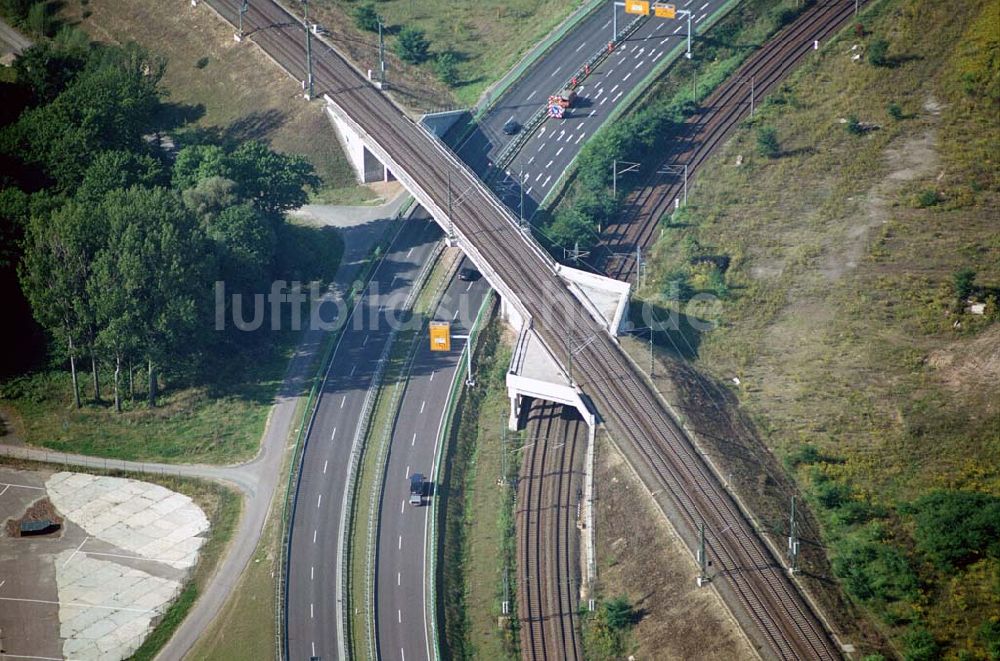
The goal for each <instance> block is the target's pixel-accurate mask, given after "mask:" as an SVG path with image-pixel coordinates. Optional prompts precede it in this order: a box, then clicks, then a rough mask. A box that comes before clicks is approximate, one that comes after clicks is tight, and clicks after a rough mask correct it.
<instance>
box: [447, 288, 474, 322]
mask: <svg viewBox="0 0 1000 661" xmlns="http://www.w3.org/2000/svg"><path fill="white" fill-rule="evenodd" d="M471 286H472V283H471V282H470V283H469V287H471ZM465 291H469V290H468V289H466V290H465ZM456 319H458V310H455V314H453V315H452V316H451V320H452V321H455V320H456Z"/></svg>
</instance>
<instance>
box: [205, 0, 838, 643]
mask: <svg viewBox="0 0 1000 661" xmlns="http://www.w3.org/2000/svg"><path fill="white" fill-rule="evenodd" d="M212 4H213V6H215V7H216V8H218V9H219V10H220V12H221V13H222V14H223V15H224V16H230V17H233V19H234V20H235V16H236V13H235V12H236V2H234V1H233V0H214V1H213V2H212ZM291 21H292V17H291V16H290V15H289V14H288V12H287V11H286V10H285V9H284V8H282V7H281V6H280V5H278V4H276V3H273V2H254V3H251V6H250V11H249V12H248V14H247V16H246V17H245V19H244V25H249V26H250V27H251V28H252V30H253V33H252V35H251V38H252V39H253V40H254V41H255V42H256V43H257V44H258V45H259V46H260V47H261V48H262V49H263V50H264V51H265V52H267V53H268V54H270V55H271V57H273V58H274V59H275V61H276V62H278V64H279V65H281V66H282V67H284V68H285V69H286V70H287V71H288V72H289V73H290V74H291V75H292V76H293V77H296V78H298V79H299V80H301V79H302V78H303V69H304V66H303V64H304V61H305V56H304V52H305V43H304V39H303V37H302V34H303V30H302V28H301V27H298V28H297V29H296V28H289V27H287V26H288V24H289V22H291ZM314 52H318V53H319V54H318V56H317V57H316V58H314V71H315V76H316V91H317V93H328V94H329V95H330V96H331V98H333V99H334V101H335V103H337V105H338V106H340V107H341V108H343V109H344V110H345V111H346V112H348V113H349V114H350V117H351V119H352V120H353V121H354V122H356V123H357V124H358V126H359V127H360V129H361V130H363V131H364V132H366V133H367V134H368V135H369V136H371V138H372V140H373V141H375V142H376V143H377V145H378V147H379V148H380V149H381V150H382V151H384V152H385V154H386V155H387V157H388V158H389V159H390V160H391V161H392V162H393V163H395V164H399V166H394V169H395V170H396V171H397V174H398V175H400V176H402V175H403V174H404V173H405V176H406V177H407V179H408V180H409V182H410V184H409V185H411V186H415V187H417V188H418V189H419V190H420V191H422V192H423V193H424V194H425V195H426V197H428V198H430V202H431V203H433V204H432V206H436V207H437V209H439V210H440V209H450V212H451V213H450V219H448V220H450V222H451V223H453V225H454V229H455V230H456V232H457V234H458V239H459V244H460V246H461V247H463V249H465V250H466V251H473V252H475V253H478V254H479V255H483V256H488V258H489V262H490V266H491V268H492V269H494V270H495V271H496V272H497V274H498V276H499V277H500V279H501V280H502V282H501V283H493V284H495V285H497V286H498V288H499V289H500V290H501V292H503V290H504V289H507V290H509V291H510V292H512V293H513V294H514V295H515V296H516V298H517V301H519V304H520V305H521V306H522V307H523V311H524V312H525V313H526V315H527V318H528V323H530V324H531V325H532V326H533V328H534V329H535V330H536V332H537V333H538V335H539V337H540V338H541V339H542V341H543V342H544V343H545V344H546V345H547V346H548V348H549V350H550V351H551V352H552V353H553V355H555V356H556V357H557V358H558V359H559V360H560V361H561V362H562V363H563V364H564V365H565V364H568V363H569V360H570V359H571V357H572V361H573V364H574V365H575V366H576V368H577V374H578V377H577V384H578V386H579V387H580V389H581V390H582V391H583V392H584V393H585V394H586V395H588V396H589V397H590V398H591V399H592V400H593V402H594V404H595V406H596V408H597V409H598V411H599V412H600V414H601V416H602V421H603V422H604V423H605V424H607V425H608V427H609V428H610V431H611V433H612V435H613V437H614V438H615V439H616V442H617V443H619V445H621V446H622V447H623V449H624V450H625V452H626V456H629V457H630V458H631V459H632V460H633V461H635V462H637V463H639V467H638V468H639V470H640V474H641V475H643V477H644V479H645V480H647V487H649V488H650V490H651V491H653V490H659V489H662V490H663V491H664V493H665V494H666V495H667V496H668V497H669V499H670V503H669V506H667V507H665V508H664V511H665V513H666V514H667V516H668V517H669V518H670V519H671V521H672V522H673V523H674V525H675V527H676V529H677V530H678V533H679V534H680V535H681V537H682V538H683V539H684V540H685V542H686V543H687V544H688V547H689V548H690V549H692V550H693V549H694V548H695V546H696V545H697V532H696V531H697V529H698V526H699V525H701V524H704V526H705V529H706V531H707V535H708V539H707V545H706V547H707V552H708V554H709V557H710V558H711V559H712V560H713V568H714V569H715V572H716V574H715V580H716V581H717V582H719V583H722V584H724V585H725V587H726V589H728V590H729V591H730V593H731V594H732V596H733V599H732V600H730V602H729V603H730V604H731V605H732V607H733V608H735V609H736V610H737V611H739V612H740V613H742V614H743V615H744V616H745V619H746V621H748V622H750V623H752V624H753V625H754V626H753V627H751V628H750V629H749V630H748V633H749V634H750V635H751V636H752V637H753V638H755V639H756V640H757V641H759V643H760V644H761V645H762V646H765V647H766V648H767V651H768V654H767V655H768V656H773V657H777V658H783V659H835V658H839V656H840V654H839V652H838V650H837V647H836V646H835V645H834V643H833V641H832V640H831V638H830V637H829V635H828V633H827V632H826V631H825V630H824V628H823V626H822V624H821V623H820V621H819V620H818V618H817V617H816V616H815V614H814V613H813V612H812V611H811V610H810V609H809V607H808V606H807V605H806V603H805V601H804V599H803V598H802V596H801V595H800V594H799V592H798V591H797V589H796V587H795V586H794V585H793V583H792V582H791V581H790V580H789V579H788V577H787V576H786V575H785V573H784V571H783V569H782V567H781V565H780V563H779V562H778V561H777V559H776V557H775V556H774V555H772V553H771V551H770V550H769V547H768V546H767V545H766V544H765V543H764V541H763V540H762V538H761V537H760V536H758V534H757V532H756V531H755V530H754V529H753V527H752V526H751V525H750V523H749V522H748V519H747V517H746V516H744V514H743V513H742V512H741V511H740V510H739V508H738V507H737V505H736V503H735V501H734V500H733V499H732V497H731V496H730V495H729V494H728V492H726V491H725V489H723V487H722V484H721V481H720V480H719V479H718V476H716V475H715V474H714V473H713V472H712V470H711V468H710V467H709V466H708V464H706V463H705V461H704V460H703V459H702V457H701V455H700V454H699V453H698V451H697V450H696V448H695V447H694V446H693V445H692V443H691V442H690V440H689V439H688V438H687V437H686V436H685V435H684V433H683V431H682V430H681V428H680V427H679V425H678V424H677V423H676V421H674V420H673V419H672V418H671V417H670V415H669V414H668V413H667V411H666V409H665V408H664V406H663V404H662V403H661V402H660V400H659V399H658V396H657V395H656V393H655V392H654V391H653V390H652V388H651V387H650V386H649V384H648V383H647V382H646V380H645V378H644V377H643V376H642V375H641V374H640V372H639V370H638V368H637V367H636V366H635V365H634V364H633V363H632V362H631V361H630V360H629V359H628V357H627V356H626V355H625V354H624V352H623V351H622V350H621V348H620V347H619V345H618V342H617V340H616V339H614V338H613V337H611V336H610V335H609V334H608V333H607V332H606V330H605V329H604V328H603V327H601V326H599V325H598V323H597V322H596V321H595V320H594V319H593V318H592V317H591V316H590V315H589V314H588V313H587V312H586V311H585V310H584V309H583V308H582V306H581V305H580V304H579V303H578V302H577V301H576V299H575V298H574V297H573V296H572V294H571V293H570V291H569V290H568V289H567V288H566V286H565V285H564V284H563V283H562V281H561V280H559V278H558V276H557V275H556V273H555V272H554V268H553V263H552V262H551V261H550V260H548V258H547V257H546V256H544V255H542V254H541V252H540V251H539V250H538V248H537V246H535V245H534V244H532V243H530V239H528V238H527V237H525V236H524V234H522V233H521V231H520V230H519V229H518V227H517V219H516V217H515V216H514V215H513V214H512V213H511V212H510V210H509V209H507V208H505V207H504V206H503V205H502V203H501V202H500V201H499V200H498V199H497V198H496V197H495V196H494V195H493V194H492V193H491V192H490V191H489V190H488V189H487V188H486V186H485V185H484V184H483V182H482V181H481V180H480V179H479V178H478V177H477V176H476V175H475V174H474V173H473V172H471V171H470V170H469V169H468V168H467V167H466V166H464V165H463V164H461V163H460V162H459V161H458V159H457V158H455V156H454V155H453V154H451V153H450V152H448V151H447V150H446V148H445V147H443V146H442V145H441V144H440V143H439V142H438V141H436V140H434V139H433V138H432V137H431V136H429V135H428V134H427V133H426V132H425V131H423V130H422V129H421V128H420V127H418V126H417V125H416V124H415V123H414V122H413V121H411V120H410V119H408V118H407V117H406V116H405V115H404V114H403V112H402V111H401V110H400V109H399V108H397V107H396V106H395V105H394V104H393V103H392V102H391V100H389V99H388V98H387V97H385V96H384V95H382V94H381V93H379V92H378V91H377V90H375V89H374V87H372V86H371V85H370V84H369V83H368V82H367V81H366V80H365V79H364V77H363V76H362V75H361V74H360V72H358V71H357V70H355V69H354V68H353V67H352V66H351V65H350V64H349V63H347V62H346V61H345V60H344V59H342V58H341V57H340V56H339V55H337V54H336V53H335V52H334V51H332V50H331V49H329V48H328V47H322V48H316V49H314ZM329 139H333V138H332V137H331V138H329ZM403 164H405V170H404V168H402V167H401V166H402V165H403ZM453 190H455V191H462V193H461V194H460V195H459V196H458V198H456V199H455V200H453V201H452V200H451V198H452V195H451V192H452V191H453ZM449 201H451V204H449ZM650 482H651V483H650ZM322 616H324V614H321V617H322ZM326 616H327V617H328V614H327V615H326ZM345 617H346V616H345ZM342 625H343V623H342V622H338V623H337V626H342Z"/></svg>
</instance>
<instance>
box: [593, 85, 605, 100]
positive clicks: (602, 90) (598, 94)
mask: <svg viewBox="0 0 1000 661" xmlns="http://www.w3.org/2000/svg"><path fill="white" fill-rule="evenodd" d="M603 93H604V88H603V87H602V88H601V89H599V90H597V94H595V95H594V101H596V100H597V99H598V98H599V97H600V96H601V94H603Z"/></svg>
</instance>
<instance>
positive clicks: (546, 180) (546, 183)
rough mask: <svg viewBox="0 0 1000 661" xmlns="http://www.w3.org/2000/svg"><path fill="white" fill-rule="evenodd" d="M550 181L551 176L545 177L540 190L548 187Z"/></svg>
mask: <svg viewBox="0 0 1000 661" xmlns="http://www.w3.org/2000/svg"><path fill="white" fill-rule="evenodd" d="M551 179H552V175H551V174H550V175H549V176H547V177H545V181H543V182H542V188H545V187H546V186H548V185H549V181H550V180H551Z"/></svg>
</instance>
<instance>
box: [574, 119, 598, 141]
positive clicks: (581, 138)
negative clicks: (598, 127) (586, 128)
mask: <svg viewBox="0 0 1000 661" xmlns="http://www.w3.org/2000/svg"><path fill="white" fill-rule="evenodd" d="M594 112H596V111H591V113H590V114H591V115H593V114H594ZM585 135H587V134H586V132H584V133H581V134H580V137H579V138H577V139H576V144H580V141H581V140H583V136H585Z"/></svg>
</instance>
